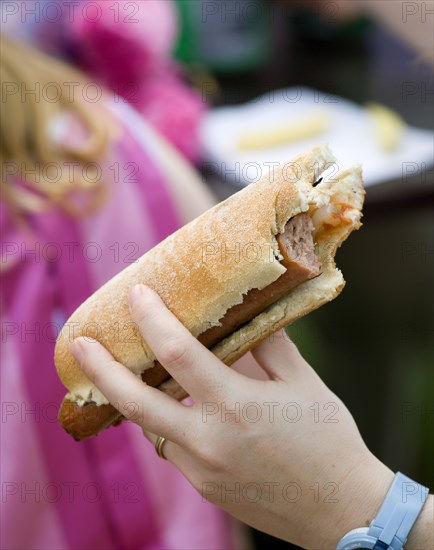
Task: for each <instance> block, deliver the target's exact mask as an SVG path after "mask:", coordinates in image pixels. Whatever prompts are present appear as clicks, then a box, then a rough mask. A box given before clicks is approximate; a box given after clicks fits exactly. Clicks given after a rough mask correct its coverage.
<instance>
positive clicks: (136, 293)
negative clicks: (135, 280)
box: [129, 285, 146, 307]
mask: <svg viewBox="0 0 434 550" xmlns="http://www.w3.org/2000/svg"><path fill="white" fill-rule="evenodd" d="M145 292H146V287H145V285H135V286H133V288H132V289H131V292H130V297H129V304H130V307H133V305H134V304H135V303H136V301H137V300H139V299H140V298H141V297H142V296H143V295H144V294H145Z"/></svg>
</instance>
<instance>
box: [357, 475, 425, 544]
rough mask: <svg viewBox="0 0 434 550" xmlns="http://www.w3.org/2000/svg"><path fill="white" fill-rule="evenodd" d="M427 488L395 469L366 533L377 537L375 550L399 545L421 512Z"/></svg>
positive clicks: (403, 542)
mask: <svg viewBox="0 0 434 550" xmlns="http://www.w3.org/2000/svg"><path fill="white" fill-rule="evenodd" d="M427 496H428V489H427V488H426V487H424V486H423V485H420V483H416V482H415V481H413V480H412V479H410V478H409V477H407V476H405V475H404V474H401V472H398V473H397V474H396V475H395V477H394V479H393V483H392V485H391V486H390V489H389V490H388V492H387V495H386V498H385V499H384V502H383V504H382V506H381V508H380V510H379V512H378V514H377V516H376V517H375V519H374V520H373V521H372V522H371V525H370V526H369V529H368V533H367V534H368V535H370V536H372V537H375V538H377V539H378V543H377V544H376V545H375V546H374V549H375V550H377V549H378V550H380V549H381V550H382V549H383V548H384V549H387V548H392V549H393V550H399V549H401V548H402V547H403V546H404V544H405V543H406V541H407V537H408V534H409V533H410V530H411V528H412V527H413V525H414V522H415V521H416V519H417V517H418V515H419V514H420V512H421V510H422V508H423V505H424V504H425V500H426V498H427Z"/></svg>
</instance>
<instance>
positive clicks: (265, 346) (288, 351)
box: [252, 330, 307, 381]
mask: <svg viewBox="0 0 434 550" xmlns="http://www.w3.org/2000/svg"><path fill="white" fill-rule="evenodd" d="M252 355H253V357H254V358H255V359H256V361H257V362H258V363H259V365H260V366H261V367H262V368H263V369H264V371H265V372H266V373H267V374H268V376H269V377H270V378H271V379H272V380H285V381H288V380H289V379H290V378H291V375H292V373H293V371H294V369H296V370H298V369H300V368H304V366H305V365H307V363H306V361H305V360H304V359H303V357H302V356H301V354H300V352H299V351H298V349H297V346H296V345H295V344H294V343H293V342H292V341H291V339H290V338H289V336H288V335H287V334H286V332H285V331H284V330H279V331H278V332H276V333H275V334H272V335H271V336H269V337H268V338H267V339H266V340H264V341H263V342H262V343H261V344H260V345H259V346H258V347H257V348H255V349H253V350H252Z"/></svg>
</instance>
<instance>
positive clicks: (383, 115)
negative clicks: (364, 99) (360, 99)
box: [366, 103, 405, 153]
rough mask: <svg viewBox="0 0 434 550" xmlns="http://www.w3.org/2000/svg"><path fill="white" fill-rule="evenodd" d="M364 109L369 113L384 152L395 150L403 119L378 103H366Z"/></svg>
mask: <svg viewBox="0 0 434 550" xmlns="http://www.w3.org/2000/svg"><path fill="white" fill-rule="evenodd" d="M366 109H367V111H368V112H369V114H370V115H371V119H372V122H373V123H374V128H375V133H376V136H377V140H378V143H379V145H380V147H381V149H382V150H383V151H385V152H386V153H391V152H392V151H395V150H396V148H397V147H398V145H399V143H400V141H401V138H402V136H403V134H404V129H405V122H404V119H403V118H402V117H401V116H400V115H399V114H398V113H397V112H395V111H393V110H392V109H389V108H388V107H385V106H384V105H380V104H379V103H367V104H366Z"/></svg>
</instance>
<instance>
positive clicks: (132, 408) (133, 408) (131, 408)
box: [121, 401, 143, 424]
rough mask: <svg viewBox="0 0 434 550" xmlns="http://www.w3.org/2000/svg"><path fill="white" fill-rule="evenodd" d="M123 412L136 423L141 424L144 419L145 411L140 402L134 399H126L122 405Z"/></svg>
mask: <svg viewBox="0 0 434 550" xmlns="http://www.w3.org/2000/svg"><path fill="white" fill-rule="evenodd" d="M121 413H122V414H123V415H124V416H125V417H126V418H128V420H131V422H134V423H135V424H140V423H141V422H142V420H143V413H142V410H141V407H140V405H139V404H138V403H136V402H134V401H126V402H124V403H122V405H121Z"/></svg>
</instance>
